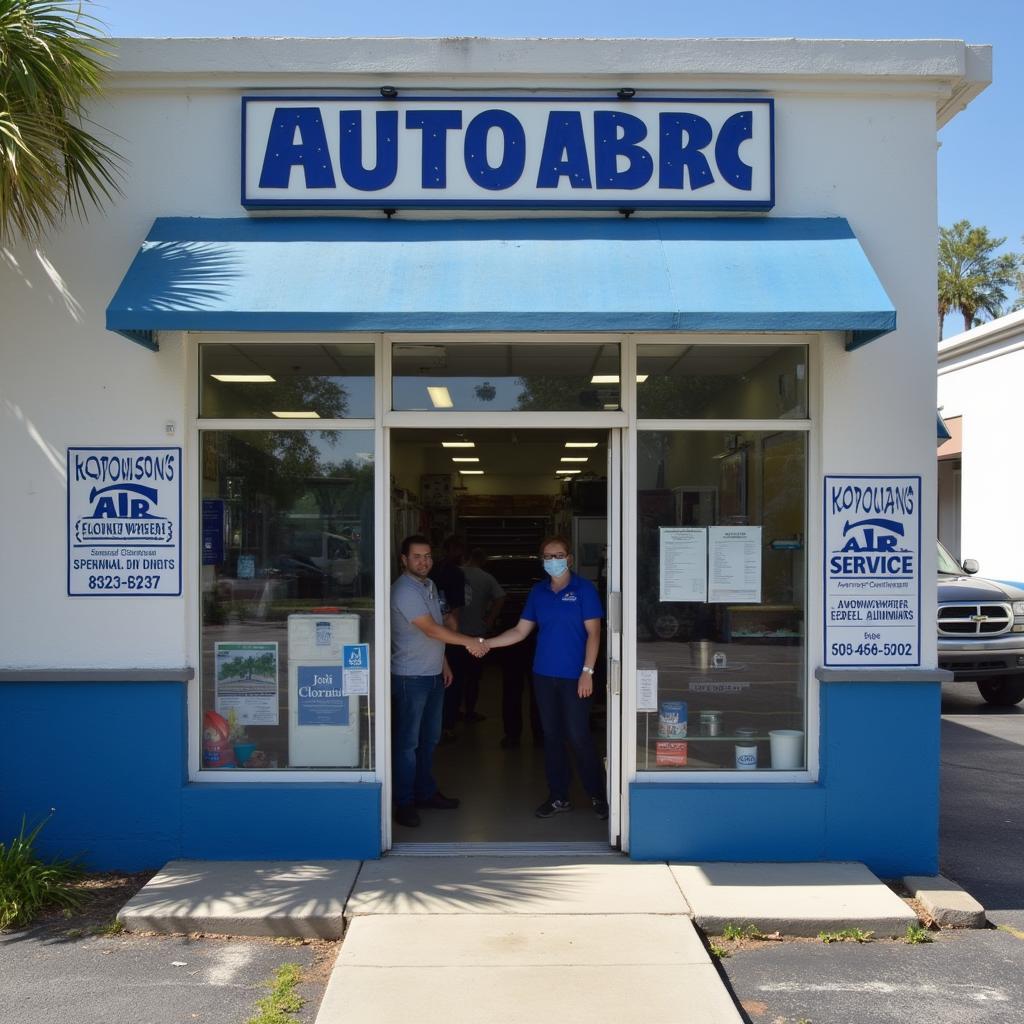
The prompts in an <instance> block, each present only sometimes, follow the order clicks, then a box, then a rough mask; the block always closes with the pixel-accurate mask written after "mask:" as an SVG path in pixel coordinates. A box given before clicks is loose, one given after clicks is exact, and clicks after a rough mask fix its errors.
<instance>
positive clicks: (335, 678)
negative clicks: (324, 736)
mask: <svg viewBox="0 0 1024 1024" xmlns="http://www.w3.org/2000/svg"><path fill="white" fill-rule="evenodd" d="M298 683H299V686H298V690H299V725H348V697H346V696H345V695H344V694H343V693H342V686H341V666H340V665H300V666H299V678H298Z"/></svg>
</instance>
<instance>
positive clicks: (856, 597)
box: [822, 474, 922, 668]
mask: <svg viewBox="0 0 1024 1024" xmlns="http://www.w3.org/2000/svg"><path fill="white" fill-rule="evenodd" d="M833 487H838V488H839V494H838V497H839V499H840V500H839V502H836V501H834V500H832V499H834V498H835V497H836V494H835V492H833ZM901 488H902V490H901ZM908 495H909V496H911V497H912V499H913V504H912V508H910V509H907V508H905V507H904V508H899V507H897V506H898V505H900V504H902V505H903V506H906V504H907V501H906V499H907V496H908ZM822 500H823V515H824V517H823V530H822V532H823V535H824V552H823V558H822V585H823V602H822V617H823V620H824V621H823V629H822V633H823V636H824V650H823V651H822V654H823V658H824V665H825V666H826V667H828V668H839V667H841V668H918V667H920V665H921V621H922V616H921V612H922V609H921V477H920V476H916V475H913V474H908V475H892V476H889V475H872V474H863V475H844V474H839V475H834V476H826V477H825V486H824V493H823V498H822ZM891 517H898V518H891ZM885 522H888V523H893V524H896V525H897V526H898V527H900V529H895V528H889V527H888V526H884V525H882V524H883V523H885ZM856 529H863V531H864V532H863V534H862V538H863V539H864V544H863V545H862V544H860V542H859V541H858V540H857V538H856V537H855V536H853V537H851V536H850V535H851V533H852V531H854V530H856ZM877 530H882V531H883V533H882V535H880V536H877V537H876V533H875V531H877ZM844 536H845V537H847V538H848V539H847V540H846V541H845V543H844V542H843V538H844ZM851 543H854V544H856V545H857V546H856V547H855V548H853V549H851V548H850V547H849V545H850V544H851ZM876 544H877V545H878V546H873V545H876ZM897 545H899V546H897ZM851 551H852V552H853V556H856V555H860V554H863V555H864V556H865V565H864V566H863V569H864V571H863V572H854V571H852V570H854V569H857V568H859V567H858V566H857V565H856V563H855V562H853V561H852V556H851V558H850V559H847V560H844V561H839V562H837V561H835V560H836V559H844V556H850V555H851ZM907 558H910V559H912V562H911V566H912V570H913V571H912V572H911V573H909V574H907V573H906V568H907V564H908V563H907V562H906V559H907ZM894 559H900V560H901V561H902V565H901V566H900V570H901V572H900V574H895V573H894V574H893V575H891V576H889V575H886V576H879V577H876V576H872V575H870V572H871V571H874V569H872V566H873V567H875V568H879V567H881V566H882V565H883V563H884V566H885V568H886V572H887V573H888V572H890V571H891V570H892V568H893V567H894V566H895V565H896V564H897V563H896V562H895V561H894ZM848 561H849V563H850V564H847V562H848ZM848 569H849V570H851V572H847V570H848ZM887 579H889V580H891V584H890V585H889V586H886V580H887ZM858 583H859V584H860V585H859V586H858ZM883 601H884V602H886V606H885V607H882V606H881V604H877V603H876V604H875V605H874V606H872V604H871V602H883ZM841 602H847V603H846V604H843V603H841ZM906 613H911V618H910V619H909V620H908V619H906V618H900V619H899V620H898V621H899V623H900V624H899V625H897V624H896V623H895V622H891V621H890V622H887V621H886V620H884V619H881V620H874V619H872V620H868V619H867V618H866V616H867V615H868V614H875V615H883V614H891V615H902V614H906ZM837 616H842V617H837Z"/></svg>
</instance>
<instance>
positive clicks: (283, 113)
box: [260, 107, 334, 188]
mask: <svg viewBox="0 0 1024 1024" xmlns="http://www.w3.org/2000/svg"><path fill="white" fill-rule="evenodd" d="M296 140H298V141H296ZM296 164H298V165H299V166H300V167H301V168H302V169H303V171H304V172H305V175H306V188H334V171H332V170H331V154H330V150H329V149H328V146H327V135H326V133H325V132H324V121H323V117H322V116H321V114H320V108H319V107H278V108H277V110H275V111H274V118H273V120H272V121H271V124H270V134H269V135H268V136H267V151H266V153H265V155H264V157H263V173H262V174H260V188H287V187H288V179H289V178H290V177H291V173H292V168H293V167H294V166H295V165H296Z"/></svg>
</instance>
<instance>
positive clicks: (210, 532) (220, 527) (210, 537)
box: [203, 498, 224, 565]
mask: <svg viewBox="0 0 1024 1024" xmlns="http://www.w3.org/2000/svg"><path fill="white" fill-rule="evenodd" d="M223 561H224V502H223V500H222V499H220V498H204V499H203V565H220V564H221V562H223Z"/></svg>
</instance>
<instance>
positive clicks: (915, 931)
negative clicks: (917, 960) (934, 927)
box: [903, 924, 935, 946]
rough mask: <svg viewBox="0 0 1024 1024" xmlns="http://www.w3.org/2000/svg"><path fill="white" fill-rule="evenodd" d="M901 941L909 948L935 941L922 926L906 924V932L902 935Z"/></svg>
mask: <svg viewBox="0 0 1024 1024" xmlns="http://www.w3.org/2000/svg"><path fill="white" fill-rule="evenodd" d="M903 941H904V942H906V943H908V944H909V945H911V946H917V945H920V944H921V943H922V942H934V941H935V940H934V939H933V938H932V936H931V932H929V931H928V929H927V928H925V927H924V925H920V924H908V925H907V930H906V931H905V932H904V933H903Z"/></svg>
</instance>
